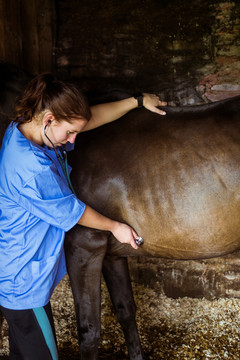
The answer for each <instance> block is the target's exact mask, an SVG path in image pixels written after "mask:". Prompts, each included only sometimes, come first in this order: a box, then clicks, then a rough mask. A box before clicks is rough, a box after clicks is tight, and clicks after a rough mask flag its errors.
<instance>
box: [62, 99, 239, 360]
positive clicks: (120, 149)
mask: <svg viewBox="0 0 240 360" xmlns="http://www.w3.org/2000/svg"><path fill="white" fill-rule="evenodd" d="M166 112H167V115H166V116H165V117H161V116H159V115H156V114H153V113H151V112H149V111H146V110H144V109H143V110H135V111H132V112H131V113H129V114H128V115H126V116H125V117H124V118H123V119H121V120H119V121H117V122H115V123H112V124H109V125H105V126H103V127H101V128H98V129H96V130H93V131H91V132H87V133H83V134H81V135H80V136H79V137H78V139H77V143H76V149H75V151H74V152H73V153H72V154H71V155H70V160H71V165H72V167H73V173H72V181H73V185H74V187H75V190H76V192H77V194H78V196H79V198H80V199H81V200H83V201H85V202H86V203H87V204H89V205H90V206H92V207H93V208H95V209H96V210H98V211H99V212H101V213H103V214H104V215H106V216H109V217H111V218H113V219H116V220H119V221H123V222H126V223H128V224H130V225H131V226H132V227H133V228H134V229H135V230H136V231H137V233H138V234H139V235H140V236H142V237H143V239H144V245H143V247H142V248H140V249H139V250H137V251H136V250H133V249H132V248H131V247H130V246H129V245H123V244H120V243H119V242H118V241H117V240H116V239H114V238H113V236H112V235H111V234H109V233H107V232H101V231H96V230H92V229H87V228H83V227H79V226H76V227H75V228H73V229H72V230H71V231H70V232H69V233H68V234H67V237H66V242H65V249H66V257H67V263H68V270H69V275H70V280H71V284H72V288H73V293H74V299H75V304H76V315H77V322H78V330H79V341H80V347H81V354H82V359H84V360H86V359H87V360H93V359H97V347H98V341H99V338H100V277H101V272H102V271H103V274H104V277H105V280H106V283H107V286H108V288H109V291H110V295H111V297H112V300H113V303H114V305H115V308H116V313H117V316H118V319H119V321H120V323H121V325H122V327H123V330H124V333H125V338H126V341H127V344H128V349H129V355H130V359H131V360H141V359H143V354H142V350H141V345H140V341H139V338H138V334H137V329H136V324H135V305H134V301H133V297H132V293H131V285H130V280H129V275H128V268H127V262H126V258H125V256H129V255H130V256H131V255H137V256H139V255H149V256H158V257H168V258H175V259H199V258H208V257H215V256H220V255H223V254H226V253H229V252H232V251H234V250H236V249H238V248H240V221H239V217H240V183H239V179H240V97H237V98H234V99H230V100H225V101H222V102H219V103H214V104H207V105H202V106H196V107H191V108H166Z"/></svg>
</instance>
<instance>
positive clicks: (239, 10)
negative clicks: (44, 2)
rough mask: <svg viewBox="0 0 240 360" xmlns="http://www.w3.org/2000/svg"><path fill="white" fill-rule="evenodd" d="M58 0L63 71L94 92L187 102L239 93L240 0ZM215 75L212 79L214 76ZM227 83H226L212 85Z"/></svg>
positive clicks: (58, 49) (60, 68)
mask: <svg viewBox="0 0 240 360" xmlns="http://www.w3.org/2000/svg"><path fill="white" fill-rule="evenodd" d="M56 4H57V14H58V21H57V23H58V34H57V43H56V48H55V62H56V72H57V74H58V75H59V76H60V77H62V78H69V77H70V78H73V79H76V80H78V81H81V84H82V86H83V87H84V88H85V89H86V90H88V91H89V90H95V91H102V90H107V89H110V88H116V87H118V88H119V87H120V88H123V89H128V90H130V91H135V90H137V89H144V90H145V91H154V92H158V93H159V94H161V96H162V97H164V98H166V99H167V100H170V101H172V102H173V103H175V104H178V103H182V104H184V105H186V104H193V103H198V102H201V101H203V100H204V101H212V100H217V99H218V98H219V91H220V92H221V94H220V95H221V96H220V98H221V97H222V96H224V95H223V94H222V92H227V94H228V93H229V91H233V94H231V96H232V95H235V94H237V93H239V92H240V88H239V85H240V82H239V77H240V47H239V45H240V36H239V34H240V20H239V18H240V3H239V2H238V1H221V0H212V1H209V0H193V1H191V2H189V1H183V0H171V1H167V0H161V1H160V0H142V1H138V0H123V1H121V2H115V1H112V0H106V1H104V2H101V1H100V2H99V1H97V0H92V1H90V2H85V1H64V0H57V1H56ZM216 73H217V74H218V79H217V81H216V79H214V81H213V84H212V82H211V81H209V78H208V77H207V76H209V75H213V74H216ZM226 73H227V74H228V78H227V79H226ZM222 78H223V79H222ZM211 80H212V79H211ZM225 81H227V84H228V86H227V87H226V86H224V87H223V88H222V87H221V88H220V89H219V88H218V87H217V88H215V89H212V86H215V85H219V84H223V83H224V84H225ZM233 85H234V86H233ZM232 86H233V87H232ZM195 90H196V92H195ZM209 93H210V94H209ZM212 93H213V94H215V93H216V96H215V97H214V96H212V95H211V94H212ZM227 94H226V96H227ZM199 97H200V99H199Z"/></svg>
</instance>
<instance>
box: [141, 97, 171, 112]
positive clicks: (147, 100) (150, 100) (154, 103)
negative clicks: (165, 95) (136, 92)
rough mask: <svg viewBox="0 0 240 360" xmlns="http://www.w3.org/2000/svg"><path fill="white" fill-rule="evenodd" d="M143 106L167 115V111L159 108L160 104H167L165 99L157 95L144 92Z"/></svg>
mask: <svg viewBox="0 0 240 360" xmlns="http://www.w3.org/2000/svg"><path fill="white" fill-rule="evenodd" d="M142 95H143V106H144V107H145V108H146V109H148V110H150V111H152V112H155V113H157V114H159V115H166V112H165V111H163V110H160V109H158V106H166V105H167V103H166V102H165V101H161V100H160V99H159V97H158V96H157V95H154V94H147V93H143V94H142Z"/></svg>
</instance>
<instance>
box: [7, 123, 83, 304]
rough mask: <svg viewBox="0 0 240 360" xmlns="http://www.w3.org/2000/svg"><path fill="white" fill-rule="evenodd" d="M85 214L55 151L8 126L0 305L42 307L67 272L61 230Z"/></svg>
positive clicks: (14, 125)
mask: <svg viewBox="0 0 240 360" xmlns="http://www.w3.org/2000/svg"><path fill="white" fill-rule="evenodd" d="M84 210H85V204H84V203H82V202H81V201H80V200H79V199H77V198H76V196H75V195H74V194H73V193H72V192H71V190H70V189H69V186H68V183H67V180H66V178H65V176H64V174H63V171H62V169H61V166H60V164H59V162H58V160H57V157H56V154H55V152H54V150H53V149H49V148H47V147H46V146H45V147H44V146H43V147H42V146H39V145H37V144H35V143H33V142H31V141H29V140H28V139H26V138H25V137H24V136H23V135H22V134H21V132H20V131H19V130H18V128H17V125H16V124H11V125H10V126H9V127H8V129H7V131H6V133H5V136H4V139H3V144H2V148H1V150H0V305H2V306H3V307H6V308H8V309H22V310H23V309H30V308H34V307H40V306H44V305H46V304H47V303H48V301H49V300H50V297H51V295H52V293H53V290H54V288H55V287H56V285H57V284H58V282H59V281H60V280H61V279H62V278H63V276H64V275H65V274H66V263H65V256H64V249H63V242H64V235H65V232H66V231H68V230H69V229H71V228H72V227H73V226H74V225H75V224H77V222H78V220H79V219H80V218H81V216H82V214H83V212H84Z"/></svg>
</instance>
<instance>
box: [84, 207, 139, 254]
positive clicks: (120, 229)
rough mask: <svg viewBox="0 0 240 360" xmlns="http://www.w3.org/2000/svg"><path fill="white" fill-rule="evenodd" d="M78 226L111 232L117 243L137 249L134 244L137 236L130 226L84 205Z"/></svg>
mask: <svg viewBox="0 0 240 360" xmlns="http://www.w3.org/2000/svg"><path fill="white" fill-rule="evenodd" d="M78 224H79V225H82V226H86V227H90V228H93V229H98V230H104V231H111V233H112V234H113V235H114V236H115V238H116V239H117V240H118V241H120V242H121V243H124V244H130V245H131V246H132V247H133V248H134V249H138V246H137V244H136V242H135V239H137V238H138V235H137V233H136V232H135V231H134V230H133V229H132V228H131V227H130V226H128V225H127V224H123V223H120V222H118V221H115V220H112V219H110V218H108V217H106V216H104V215H102V214H100V213H99V212H97V211H96V210H94V209H92V208H91V207H90V206H88V205H86V209H85V211H84V213H83V215H82V216H81V218H80V220H79V221H78Z"/></svg>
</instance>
